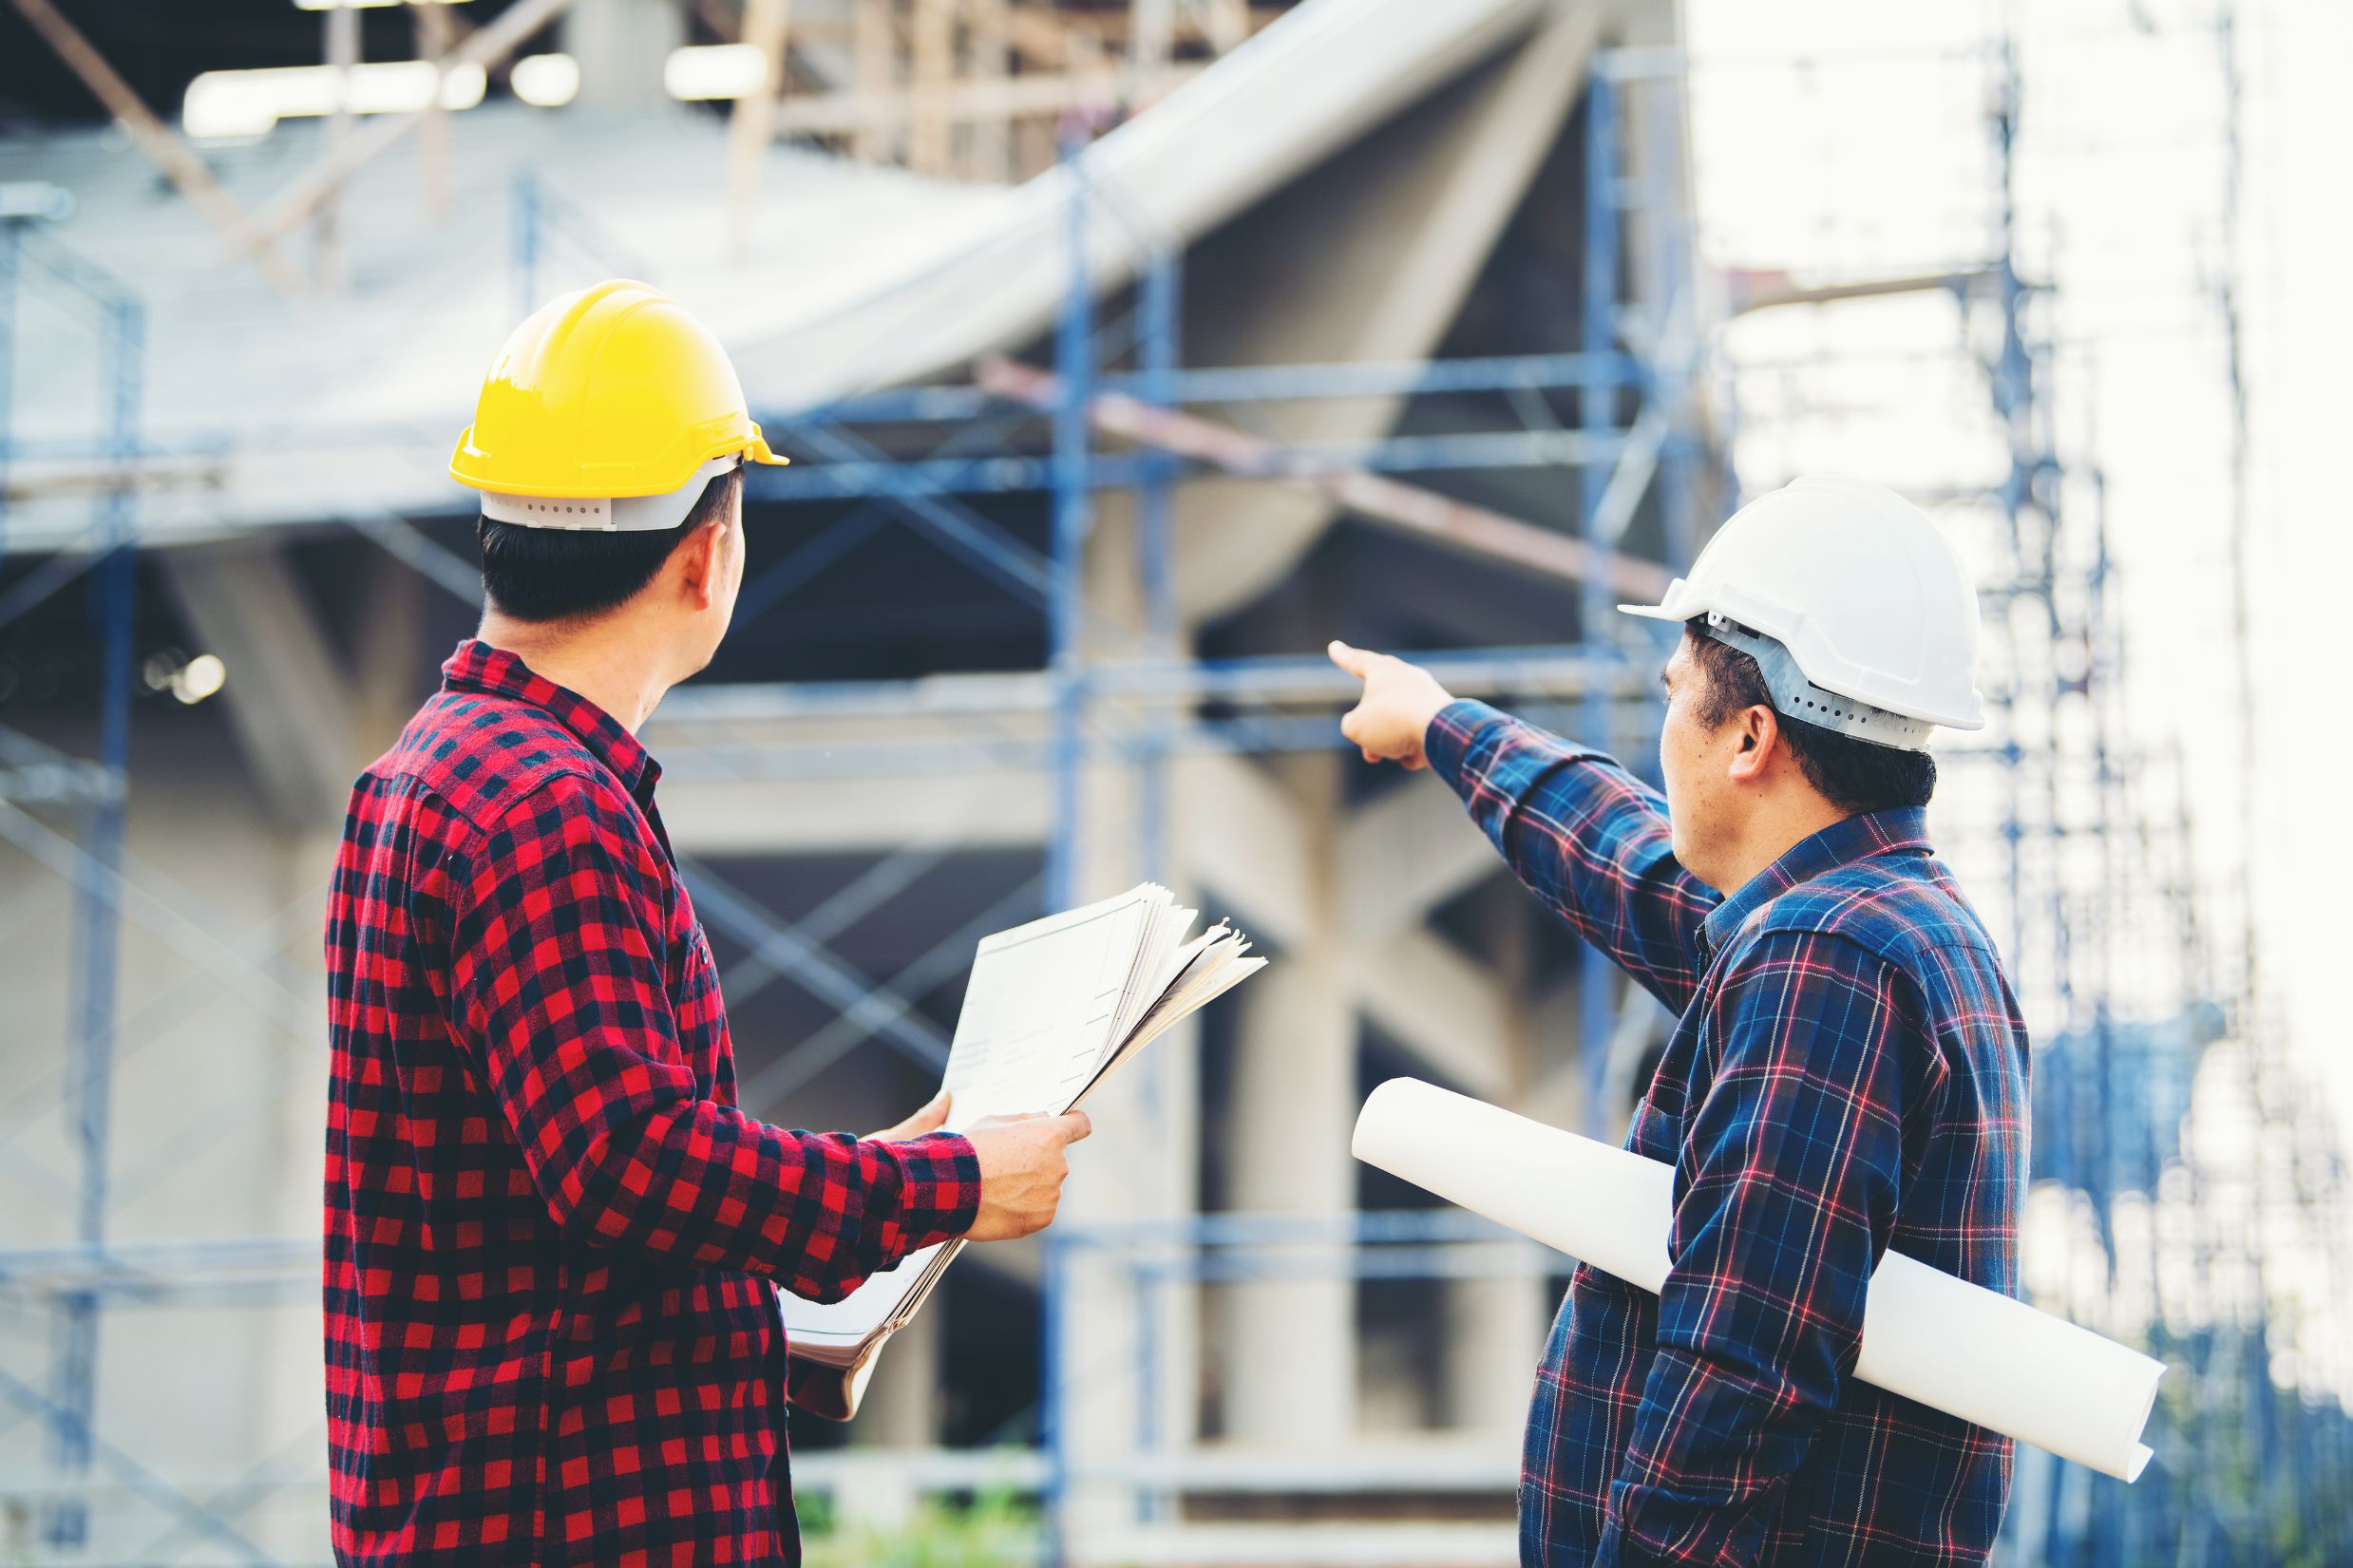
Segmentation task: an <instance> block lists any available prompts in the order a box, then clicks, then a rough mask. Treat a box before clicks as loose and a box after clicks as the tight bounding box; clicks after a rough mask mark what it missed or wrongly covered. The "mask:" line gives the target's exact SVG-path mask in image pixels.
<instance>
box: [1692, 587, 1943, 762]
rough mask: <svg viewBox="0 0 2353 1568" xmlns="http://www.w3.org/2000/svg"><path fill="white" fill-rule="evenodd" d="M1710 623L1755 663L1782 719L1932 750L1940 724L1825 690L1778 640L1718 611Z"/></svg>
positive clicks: (1888, 743) (1877, 742) (1719, 638)
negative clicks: (1930, 744)
mask: <svg viewBox="0 0 2353 1568" xmlns="http://www.w3.org/2000/svg"><path fill="white" fill-rule="evenodd" d="M1707 623H1708V632H1707V634H1708V635H1709V636H1710V637H1712V638H1714V639H1715V640H1716V641H1717V642H1720V643H1722V644H1723V645H1724V646H1725V647H1727V648H1736V649H1738V650H1739V651H1740V652H1743V653H1746V654H1747V655H1748V656H1749V657H1750V658H1753V659H1755V661H1756V668H1757V670H1758V671H1760V672H1762V673H1763V675H1764V677H1765V690H1767V691H1769V692H1771V693H1772V694H1773V710H1774V712H1776V713H1778V714H1780V715H1781V716H1782V717H1783V718H1788V719H1797V720H1801V721H1803V722H1804V723H1806V724H1810V725H1813V726H1816V727H1819V728H1823V729H1829V730H1834V731H1836V732H1837V733H1838V734H1841V735H1851V736H1853V737H1854V738H1855V739H1856V740H1859V741H1869V742H1870V743H1871V744H1872V745H1874V746H1890V747H1892V748H1894V749H1895V750H1898V751H1926V750H1927V749H1928V732H1929V731H1930V730H1932V729H1934V728H1935V727H1936V726H1935V725H1933V724H1931V723H1929V722H1928V721H1927V720H1926V719H1912V718H1907V717H1905V716H1904V715H1903V714H1901V713H1891V712H1889V711H1888V709H1886V708H1874V707H1872V706H1871V705H1870V704H1869V703H1861V702H1856V701H1855V700H1854V699H1853V698H1852V697H1842V696H1840V695H1838V693H1836V692H1834V691H1825V690H1822V689H1821V688H1820V687H1818V686H1816V685H1814V684H1813V683H1812V681H1810V680H1808V679H1806V672H1805V671H1802V670H1800V669H1798V668H1797V661H1796V659H1794V658H1793V657H1792V656H1791V655H1790V651H1789V650H1788V649H1787V648H1784V647H1782V646H1781V644H1780V643H1779V642H1778V641H1777V640H1775V639H1774V638H1772V637H1767V636H1761V635H1759V634H1758V633H1755V632H1752V631H1750V630H1749V629H1748V628H1747V627H1745V626H1742V625H1741V624H1740V623H1739V622H1738V621H1736V620H1734V619H1732V618H1731V617H1729V616H1726V615H1719V614H1716V613H1715V612H1714V611H1710V612H1709V613H1708V618H1707Z"/></svg>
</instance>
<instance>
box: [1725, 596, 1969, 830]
mask: <svg viewBox="0 0 2353 1568" xmlns="http://www.w3.org/2000/svg"><path fill="white" fill-rule="evenodd" d="M1683 640H1684V641H1685V642H1686V643H1688V644H1689V645H1690V647H1691V656H1692V660H1693V662H1694V663H1696V664H1698V666H1699V667H1700V668H1701V669H1702V670H1704V671H1707V690H1705V691H1703V692H1701V693H1699V695H1698V715H1699V722H1700V723H1702V724H1704V725H1706V726H1707V727H1709V728H1711V729H1713V728H1715V727H1717V726H1718V725H1720V724H1722V723H1723V722H1724V721H1725V720H1727V719H1729V718H1731V717H1732V716H1733V715H1734V714H1735V713H1737V712H1740V711H1741V710H1742V709H1744V708H1759V707H1762V708H1773V709H1774V722H1775V723H1777V724H1778V725H1779V726H1780V728H1781V736H1782V738H1783V739H1784V740H1786V741H1788V742H1789V746H1790V755H1791V756H1793V757H1794V758H1796V759H1797V766H1798V768H1799V770H1800V771H1801V772H1803V773H1804V774H1805V775H1806V782H1807V783H1808V784H1812V785H1813V787H1814V788H1815V789H1817V790H1819V791H1821V793H1822V798H1823V799H1824V800H1826V801H1828V802H1830V803H1831V804H1832V805H1834V806H1836V807H1838V808H1839V809H1840V810H1841V811H1849V812H1863V811H1888V810H1892V809H1894V808H1895V807H1898V806H1921V805H1926V804H1927V803H1928V797H1929V796H1931V795H1933V794H1935V793H1936V759H1935V758H1933V757H1931V756H1929V755H1928V754H1927V753H1926V752H1925V751H1901V750H1898V749H1897V748H1896V747H1894V746H1880V745H1878V744H1876V743H1875V742H1871V741H1867V740H1863V739H1861V738H1860V737H1858V736H1854V735H1843V734H1840V733H1839V732H1838V731H1837V730H1835V729H1825V728H1823V727H1821V726H1820V725H1817V724H1808V723H1807V722H1806V721H1805V720H1803V719H1793V718H1791V717H1790V716H1789V715H1788V714H1786V713H1784V712H1782V711H1781V710H1780V709H1779V708H1774V704H1773V692H1772V690H1770V689H1769V688H1768V687H1767V686H1766V685H1765V672H1764V671H1761V670H1759V669H1757V668H1756V661H1755V659H1753V658H1751V657H1750V656H1749V655H1748V654H1746V653H1744V652H1741V651H1740V650H1739V649H1737V648H1734V647H1732V646H1730V645H1729V644H1726V643H1720V642H1717V640H1716V639H1715V638H1714V637H1711V636H1709V635H1708V633H1707V619H1706V617H1705V616H1698V617H1695V618H1693V619H1691V620H1687V621H1685V622H1684V623H1683Z"/></svg>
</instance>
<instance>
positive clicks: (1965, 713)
mask: <svg viewBox="0 0 2353 1568" xmlns="http://www.w3.org/2000/svg"><path fill="white" fill-rule="evenodd" d="M1618 608H1619V609H1621V610H1622V611H1624V612H1625V613H1626V614H1630V615H1642V616H1645V617H1647V618H1649V619H1651V620H1662V621H1687V620H1690V619H1692V618H1693V617H1694V616H1697V615H1705V616H1707V617H1708V634H1709V635H1710V636H1712V637H1715V638H1716V639H1717V641H1719V642H1723V643H1726V644H1729V645H1730V646H1732V647H1734V648H1737V649H1740V650H1741V651H1742V652H1747V653H1750V654H1753V655H1755V658H1756V661H1757V664H1758V666H1759V668H1760V669H1761V670H1762V671H1763V672H1764V676H1765V684H1766V686H1767V688H1768V689H1769V690H1771V691H1772V692H1773V697H1774V709H1775V710H1776V711H1778V712H1780V713H1782V714H1784V715H1786V716H1787V717H1790V718H1793V719H1802V720H1805V721H1806V722H1807V723H1810V724H1815V725H1820V726H1821V727H1824V728H1826V729H1834V730H1837V731H1839V732H1841V733H1844V734H1850V735H1859V736H1861V737H1862V738H1863V739H1865V740H1869V741H1874V742H1877V743H1878V744H1879V745H1882V746H1898V747H1901V748H1902V749H1905V750H1907V751H1919V750H1925V749H1926V746H1927V739H1928V731H1929V729H1930V728H1932V727H1935V726H1937V725H1945V726H1947V727H1951V728H1954V729H1977V728H1981V727H1983V725H1984V723H1985V715H1984V704H1983V700H1982V699H1981V698H1980V696H1979V694H1978V691H1977V687H1976V684H1975V680H1974V672H1975V669H1976V663H1977V590H1976V589H1975V588H1974V587H1972V586H1971V585H1970V582H1969V578H1968V574H1967V573H1965V572H1964V571H1963V570H1962V568H1961V562H1960V560H1959V558H1958V557H1955V556H1954V555H1953V552H1952V547H1951V546H1949V545H1947V544H1946V543H1945V538H1944V536H1943V535H1941V534H1939V533H1938V532H1937V531H1936V524H1934V523H1933V522H1931V521H1929V520H1928V515H1927V514H1926V512H1923V511H1922V510H1921V509H1920V508H1919V507H1917V506H1915V505H1913V504H1912V503H1911V502H1910V501H1906V500H1905V499H1904V498H1903V497H1902V496H1899V495H1897V494H1896V493H1895V492H1894V491H1892V490H1890V489H1888V487H1887V486H1886V485H1884V484H1875V483H1873V482H1870V481H1869V480H1861V479H1846V478H1838V477H1831V476H1822V475H1810V476H1808V477H1806V478H1804V479H1800V480H1797V481H1795V482H1793V483H1791V484H1789V485H1787V486H1786V487H1784V488H1782V489H1779V490H1775V491H1774V492H1773V493H1772V494H1770V495H1765V496H1760V497H1758V498H1757V499H1756V500H1755V501H1751V502H1749V503H1748V504H1747V505H1746V506H1743V507H1741V508H1740V510H1739V511H1737V512H1736V513H1734V514H1733V515H1732V518H1731V519H1730V520H1728V521H1727V522H1726V523H1725V524H1724V526H1723V527H1721V528H1719V529H1717V533H1716V537H1715V538H1712V539H1710V540H1709V541H1708V546H1707V548H1706V549H1704V550H1702V551H1700V552H1699V558H1698V560H1696V561H1694V562H1693V563H1692V567H1691V576H1689V577H1678V578H1676V579H1675V580H1674V582H1672V583H1670V584H1669V585H1668V586H1667V591H1666V596H1665V597H1664V598H1663V599H1661V600H1660V602H1659V603H1658V604H1656V605H1636V604H1622V605H1620V606H1619V607H1618Z"/></svg>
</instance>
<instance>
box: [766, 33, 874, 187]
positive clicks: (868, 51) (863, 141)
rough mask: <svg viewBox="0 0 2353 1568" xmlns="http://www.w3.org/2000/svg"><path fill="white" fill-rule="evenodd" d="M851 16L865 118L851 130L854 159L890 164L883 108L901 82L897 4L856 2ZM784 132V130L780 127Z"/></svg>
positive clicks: (856, 73) (855, 73) (856, 74)
mask: <svg viewBox="0 0 2353 1568" xmlns="http://www.w3.org/2000/svg"><path fill="white" fill-rule="evenodd" d="M853 5H854V6H855V8H856V9H854V10H853V11H852V12H851V13H850V23H851V26H852V27H853V28H855V29H856V36H855V38H854V40H853V42H852V44H851V49H852V55H853V60H854V62H855V63H854V65H853V67H852V74H853V76H854V77H855V78H856V80H857V95H856V96H857V101H858V103H859V105H860V107H861V111H862V114H863V118H861V119H858V120H855V121H853V122H852V123H851V124H850V125H849V126H848V127H842V126H833V127H828V128H830V129H843V128H850V129H854V130H855V132H856V134H855V135H854V136H853V137H852V138H851V141H850V155H851V156H852V157H854V158H861V159H863V160H865V161H868V162H871V163H882V162H887V161H889V160H890V159H891V158H892V157H893V155H894V145H893V143H894V142H895V138H894V137H893V136H892V135H891V130H890V126H891V122H890V120H889V118H888V117H887V116H886V114H885V113H884V112H883V109H882V104H884V103H885V102H886V101H887V100H889V99H890V98H891V97H892V96H893V95H894V93H895V91H896V89H897V86H898V81H899V61H898V47H897V45H896V43H895V42H894V40H893V39H892V36H891V32H892V28H891V13H892V11H893V10H894V9H896V8H895V5H894V0H853ZM780 128H783V127H780Z"/></svg>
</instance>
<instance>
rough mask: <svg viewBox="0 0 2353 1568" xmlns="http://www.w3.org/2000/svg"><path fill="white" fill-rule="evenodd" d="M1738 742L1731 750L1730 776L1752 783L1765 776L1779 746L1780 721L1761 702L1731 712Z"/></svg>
mask: <svg viewBox="0 0 2353 1568" xmlns="http://www.w3.org/2000/svg"><path fill="white" fill-rule="evenodd" d="M1732 723H1733V725H1734V727H1735V728H1736V730H1737V732H1738V741H1739V745H1738V746H1737V748H1736V749H1735V750H1734V752H1733V754H1732V766H1731V769H1730V776H1731V778H1732V780H1733V782H1734V783H1736V784H1755V783H1756V782H1757V781H1758V780H1760V779H1762V778H1763V777H1764V776H1765V769H1766V767H1767V766H1768V765H1770V764H1771V762H1772V760H1773V756H1774V752H1775V751H1777V750H1778V749H1779V748H1780V746H1781V721H1780V718H1779V716H1778V715H1776V714H1775V713H1774V710H1773V709H1772V708H1767V707H1765V706H1764V705H1763V704H1762V703H1759V704H1757V705H1756V706H1755V707H1754V708H1742V709H1741V710H1740V711H1739V712H1737V713H1736V714H1734V715H1733V719H1732Z"/></svg>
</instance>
